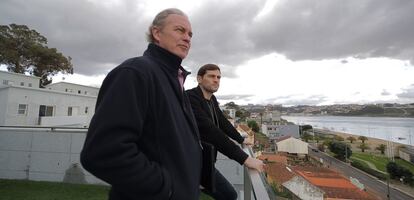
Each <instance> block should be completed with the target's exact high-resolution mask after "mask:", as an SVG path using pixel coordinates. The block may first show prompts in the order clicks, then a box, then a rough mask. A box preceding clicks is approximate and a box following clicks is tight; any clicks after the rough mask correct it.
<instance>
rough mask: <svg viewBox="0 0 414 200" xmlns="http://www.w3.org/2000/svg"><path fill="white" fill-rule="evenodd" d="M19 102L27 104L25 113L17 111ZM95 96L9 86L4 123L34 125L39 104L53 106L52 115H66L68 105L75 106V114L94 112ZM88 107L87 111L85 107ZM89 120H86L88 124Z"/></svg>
mask: <svg viewBox="0 0 414 200" xmlns="http://www.w3.org/2000/svg"><path fill="white" fill-rule="evenodd" d="M19 104H27V105H28V109H27V114H26V115H19V114H18V113H17V111H18V107H19ZM95 104H96V97H94V96H83V95H75V94H68V93H64V92H56V91H50V90H45V89H33V88H23V87H9V88H8V97H7V107H8V109H7V112H5V113H4V114H3V115H6V117H5V121H4V124H0V125H7V126H34V125H38V124H39V108H40V105H46V106H53V107H54V108H53V116H68V107H69V106H71V107H77V108H78V109H77V110H78V113H77V114H76V115H81V116H88V119H90V117H91V116H92V115H93V114H94V109H95ZM86 107H88V109H87V110H88V112H87V113H85V109H86ZM88 123H89V122H86V124H88Z"/></svg>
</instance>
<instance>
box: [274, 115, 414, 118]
mask: <svg viewBox="0 0 414 200" xmlns="http://www.w3.org/2000/svg"><path fill="white" fill-rule="evenodd" d="M283 116H292V117H378V118H414V116H387V115H315V114H312V115H308V114H303V115H302V114H283V115H282V117H283Z"/></svg>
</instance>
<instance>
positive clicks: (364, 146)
mask: <svg viewBox="0 0 414 200" xmlns="http://www.w3.org/2000/svg"><path fill="white" fill-rule="evenodd" d="M358 148H360V149H361V151H362V152H365V150H366V149H371V148H370V147H369V146H368V145H367V144H365V143H362V144H361V145H359V146H358Z"/></svg>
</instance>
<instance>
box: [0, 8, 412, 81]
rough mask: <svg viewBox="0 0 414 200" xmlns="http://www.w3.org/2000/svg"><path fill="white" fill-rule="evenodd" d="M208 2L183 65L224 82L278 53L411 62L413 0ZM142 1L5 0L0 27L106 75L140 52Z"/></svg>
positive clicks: (195, 16) (79, 69)
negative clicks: (20, 31)
mask: <svg viewBox="0 0 414 200" xmlns="http://www.w3.org/2000/svg"><path fill="white" fill-rule="evenodd" d="M265 2H266V1H265V0H253V1H251V0H241V1H208V2H205V3H204V4H203V5H200V6H198V7H197V9H195V10H191V11H190V12H189V13H188V14H189V16H190V20H191V22H192V26H193V31H194V38H193V41H192V43H193V44H192V49H191V51H190V54H189V57H188V59H186V60H185V61H184V63H183V65H185V66H187V67H188V68H190V69H191V70H192V71H193V72H194V71H197V69H198V67H199V66H201V65H202V64H205V63H217V64H219V65H221V66H223V67H222V71H223V72H225V74H224V75H225V76H227V77H236V74H235V71H236V67H237V66H238V65H240V64H242V63H244V62H246V61H248V60H249V59H252V58H257V57H258V56H262V55H265V54H267V53H270V52H277V53H281V54H284V55H286V56H287V58H289V59H292V60H305V59H310V60H319V59H330V58H340V59H342V58H344V57H349V56H353V57H356V58H368V57H391V58H397V59H404V60H410V61H411V63H414V62H413V61H414V56H413V55H414V37H412V35H414V20H412V19H414V12H412V10H414V1H411V0H395V1H389V0H348V1H332V0H307V1H279V2H278V3H276V5H275V6H274V7H273V9H272V10H271V11H270V12H269V13H267V14H266V15H263V16H262V17H259V18H258V17H257V15H258V14H259V13H260V11H261V10H262V9H263V6H264V5H265ZM144 4H145V2H137V1H134V0H126V1H120V3H119V4H116V5H114V6H109V7H108V6H103V5H100V4H96V3H92V2H90V1H83V0H73V1H64V0H55V1H50V0H38V1H24V0H2V1H1V2H0V24H10V23H17V24H25V25H28V26H29V27H30V28H33V29H35V30H37V31H38V32H40V33H41V34H43V35H44V36H46V37H47V38H48V40H49V46H51V47H56V48H58V49H59V50H60V51H61V52H62V53H64V54H65V55H67V56H71V57H72V58H73V63H74V68H75V72H76V73H80V74H85V75H92V74H102V73H106V72H107V71H108V70H110V69H111V68H113V67H115V66H116V65H118V64H119V63H120V62H122V61H123V60H125V59H126V58H129V57H133V56H137V55H141V54H142V52H143V51H144V50H145V48H146V45H147V44H146V41H145V35H144V33H145V32H146V30H147V27H148V25H149V23H150V21H151V20H152V17H146V16H144V15H143V13H144V8H145V6H144Z"/></svg>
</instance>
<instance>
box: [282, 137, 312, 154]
mask: <svg viewBox="0 0 414 200" xmlns="http://www.w3.org/2000/svg"><path fill="white" fill-rule="evenodd" d="M276 147H277V151H278V152H287V153H290V154H301V155H305V154H308V143H306V142H303V141H302V140H299V139H296V138H293V137H290V136H286V137H284V138H281V139H280V140H277V141H276Z"/></svg>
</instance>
